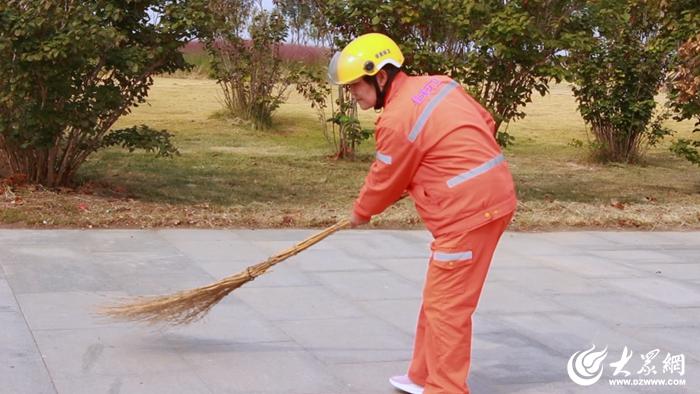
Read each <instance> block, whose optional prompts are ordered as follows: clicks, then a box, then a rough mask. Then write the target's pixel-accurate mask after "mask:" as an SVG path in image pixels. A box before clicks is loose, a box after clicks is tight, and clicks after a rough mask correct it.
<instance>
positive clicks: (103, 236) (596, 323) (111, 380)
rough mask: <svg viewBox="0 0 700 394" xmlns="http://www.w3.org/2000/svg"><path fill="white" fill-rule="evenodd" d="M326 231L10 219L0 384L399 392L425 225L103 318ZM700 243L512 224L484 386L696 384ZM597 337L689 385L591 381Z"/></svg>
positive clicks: (613, 350)
mask: <svg viewBox="0 0 700 394" xmlns="http://www.w3.org/2000/svg"><path fill="white" fill-rule="evenodd" d="M319 230H320V229H316V230H256V231H250V230H158V231H153V230H144V231H140V230H105V231H103V230H100V231H85V230H68V231H63V230H62V231H54V230H51V231H38V230H0V392H1V393H2V394H5V392H9V393H13V394H14V393H15V392H17V393H19V394H35V393H44V392H46V393H53V392H58V393H61V394H62V393H67V394H73V393H82V392H84V393H101V392H105V393H108V392H109V393H113V392H128V393H179V392H182V393H217V394H218V393H245V394H256V393H258V394H273V393H274V394H279V393H282V392H284V393H287V392H289V393H306V394H316V393H318V394H335V393H339V394H350V393H377V394H393V393H396V391H394V390H393V389H391V387H389V385H388V382H387V381H386V379H388V377H389V376H391V375H394V374H397V373H403V372H405V369H406V368H407V367H408V364H409V361H410V357H411V353H412V345H413V334H414V330H415V325H416V319H417V315H418V309H419V306H420V302H421V299H420V296H421V292H422V286H423V280H424V275H425V270H426V268H427V259H428V256H429V243H430V241H431V240H432V239H431V237H430V234H429V233H427V232H426V231H376V230H343V231H340V232H338V233H336V234H333V235H332V236H331V237H329V238H328V239H326V240H324V241H323V242H321V243H319V244H317V245H314V246H313V247H311V248H310V249H308V250H307V251H305V252H302V253H301V254H299V255H297V256H295V257H293V258H290V259H289V260H287V261H285V262H283V263H281V264H280V265H278V266H275V267H273V269H272V270H271V272H269V273H267V274H266V275H263V276H262V277H260V278H258V279H256V280H255V281H253V282H251V283H249V284H247V285H246V286H244V287H243V288H242V289H239V290H237V291H236V292H234V293H233V294H232V295H230V296H229V297H227V298H225V299H224V300H222V301H221V303H220V304H219V305H217V306H216V307H215V308H214V309H213V310H212V311H211V312H210V313H209V315H208V316H206V318H205V319H204V320H202V321H200V322H197V323H193V324H191V325H188V326H184V327H175V328H170V329H165V328H163V327H149V326H142V325H137V324H132V323H118V322H114V321H111V320H104V319H101V318H95V317H94V316H93V315H92V312H93V311H94V309H95V308H96V307H97V306H100V305H103V304H106V303H111V302H112V301H118V300H121V299H122V297H123V296H133V295H143V294H164V293H172V292H174V291H179V290H184V289H189V288H193V287H197V286H201V285H204V284H209V283H211V282H213V281H215V280H218V279H221V278H223V277H225V276H229V275H232V274H235V273H238V272H240V271H242V270H243V269H245V268H246V267H248V266H250V265H252V264H255V263H258V262H260V261H263V260H265V259H267V258H268V257H270V256H271V255H272V254H275V253H277V252H279V251H281V250H282V249H286V248H288V247H291V246H293V245H294V244H296V243H297V242H299V241H301V240H302V239H304V238H306V237H308V236H309V235H311V234H314V233H316V232H318V231H319ZM698 256H700V233H697V232H695V233H684V232H663V233H651V234H648V233H638V232H633V233H613V232H595V231H586V232H568V233H506V234H505V235H504V237H503V240H502V242H501V244H500V245H499V248H498V249H497V251H496V254H495V257H494V261H493V264H492V268H491V272H490V273H489V278H488V281H487V283H486V286H485V289H484V294H483V296H482V301H481V304H480V306H479V308H478V310H477V312H476V314H475V316H474V318H473V321H474V330H473V332H474V338H475V340H474V341H475V342H474V351H473V352H472V357H473V363H472V375H471V379H470V385H471V387H472V390H473V392H474V393H475V394H483V393H488V394H493V393H537V394H560V393H594V392H595V393H617V394H619V393H637V392H641V393H646V392H649V393H651V392H654V393H656V392H662V393H666V392H668V393H674V394H675V393H693V392H697V391H698V390H697V389H698V387H699V386H698V382H700V376H699V374H700V348H698V345H697V343H700V342H698V341H697V338H696V337H697V334H698V332H700V331H699V330H700V322H699V321H698V319H699V318H698V316H700V295H699V294H700V279H698V277H697V273H698V272H697V269H696V268H697V267H698V266H699V264H700V260H698V259H699V258H700V257H698ZM657 270H661V271H662V274H657V273H656V271H657ZM591 344H595V345H596V346H608V347H609V355H608V358H609V359H610V360H612V359H613V358H615V357H620V354H621V351H622V350H621V349H622V348H623V347H624V346H628V347H630V348H632V349H633V350H634V351H635V352H638V351H642V350H643V349H645V350H650V349H653V348H659V349H661V350H662V351H664V352H666V351H668V352H672V353H676V354H680V353H682V354H684V355H685V356H686V361H687V365H686V369H687V376H686V377H687V378H688V384H687V386H686V387H673V388H669V387H667V388H663V389H662V388H659V387H612V386H609V385H608V384H607V383H605V382H603V381H601V382H598V383H596V385H595V386H592V387H579V386H577V385H576V384H574V383H573V382H572V381H571V380H570V379H569V377H568V375H567V373H566V362H567V361H568V358H569V357H570V356H571V355H572V354H573V353H574V352H577V351H581V350H585V349H587V348H588V347H590V345H591ZM637 355H638V354H636V353H635V357H636V356H637ZM42 356H43V358H42ZM634 361H636V362H638V363H639V362H640V361H639V360H638V359H635V360H634ZM606 362H609V361H608V359H606ZM606 373H607V374H608V375H609V374H610V369H608V370H607V371H606ZM290 385H291V386H293V388H292V389H289V386H290Z"/></svg>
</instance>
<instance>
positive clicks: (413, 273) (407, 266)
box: [372, 255, 428, 286]
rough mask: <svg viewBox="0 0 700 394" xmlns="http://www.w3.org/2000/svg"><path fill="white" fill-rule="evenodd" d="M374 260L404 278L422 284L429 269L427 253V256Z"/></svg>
mask: <svg viewBox="0 0 700 394" xmlns="http://www.w3.org/2000/svg"><path fill="white" fill-rule="evenodd" d="M372 262H373V263H375V264H376V265H378V266H380V267H382V268H384V269H386V270H388V271H390V272H392V273H395V274H398V275H399V276H401V277H402V278H405V279H408V280H410V281H412V282H415V283H420V284H421V286H422V285H423V283H424V282H425V274H426V272H427V271H428V256H427V255H426V257H425V258H408V259H377V260H372Z"/></svg>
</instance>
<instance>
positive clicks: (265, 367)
mask: <svg viewBox="0 0 700 394" xmlns="http://www.w3.org/2000/svg"><path fill="white" fill-rule="evenodd" d="M182 356H183V358H185V359H186V360H187V361H188V362H189V363H190V364H191V365H192V370H193V371H194V372H195V373H196V374H197V375H198V376H200V377H201V378H202V379H203V380H204V381H205V382H206V383H207V385H208V386H209V387H210V388H211V390H212V392H215V393H236V394H238V393H240V394H247V393H270V394H272V393H308V394H323V393H340V394H342V393H345V392H347V391H348V390H347V387H346V386H347V385H346V384H345V383H344V382H342V381H341V380H339V379H337V378H336V377H335V376H334V375H333V374H332V373H331V371H329V370H328V369H327V368H326V366H325V365H324V364H323V363H321V362H320V361H318V360H317V359H316V358H315V357H313V356H312V355H311V354H309V352H308V351H305V350H303V349H301V348H299V347H298V346H296V345H294V344H289V343H283V342H280V343H268V344H254V345H246V346H236V347H228V348H221V347H219V348H204V349H202V350H200V351H196V350H194V349H193V350H192V351H190V352H186V353H183V355H182Z"/></svg>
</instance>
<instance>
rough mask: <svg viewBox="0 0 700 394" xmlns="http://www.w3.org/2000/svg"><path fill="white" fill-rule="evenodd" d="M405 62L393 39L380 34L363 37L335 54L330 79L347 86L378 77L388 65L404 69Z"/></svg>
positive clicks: (331, 63) (330, 69) (330, 66)
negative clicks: (362, 79)
mask: <svg viewBox="0 0 700 394" xmlns="http://www.w3.org/2000/svg"><path fill="white" fill-rule="evenodd" d="M403 61H404V57H403V54H402V53H401V49H399V46H398V45H396V43H395V42H394V40H392V39H391V38H389V37H387V36H385V35H384V34H380V33H369V34H364V35H361V36H359V37H357V38H355V39H354V40H352V42H350V44H348V45H347V46H346V47H345V48H344V49H343V50H342V51H340V52H336V53H335V55H333V58H332V59H331V62H330V64H328V79H330V81H331V82H332V83H334V84H336V85H347V84H349V83H351V82H354V81H355V80H357V79H359V78H362V77H363V76H365V75H375V74H376V73H378V72H379V70H381V69H382V67H384V66H385V65H386V64H393V65H394V66H396V67H401V65H402V64H403Z"/></svg>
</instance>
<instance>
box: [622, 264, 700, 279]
mask: <svg viewBox="0 0 700 394" xmlns="http://www.w3.org/2000/svg"><path fill="white" fill-rule="evenodd" d="M635 268H636V269H638V270H641V271H644V272H646V273H649V274H652V275H653V276H654V277H656V278H667V279H675V280H679V281H683V282H685V281H688V282H691V281H693V280H700V263H644V264H643V263H637V264H636V265H635Z"/></svg>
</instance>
